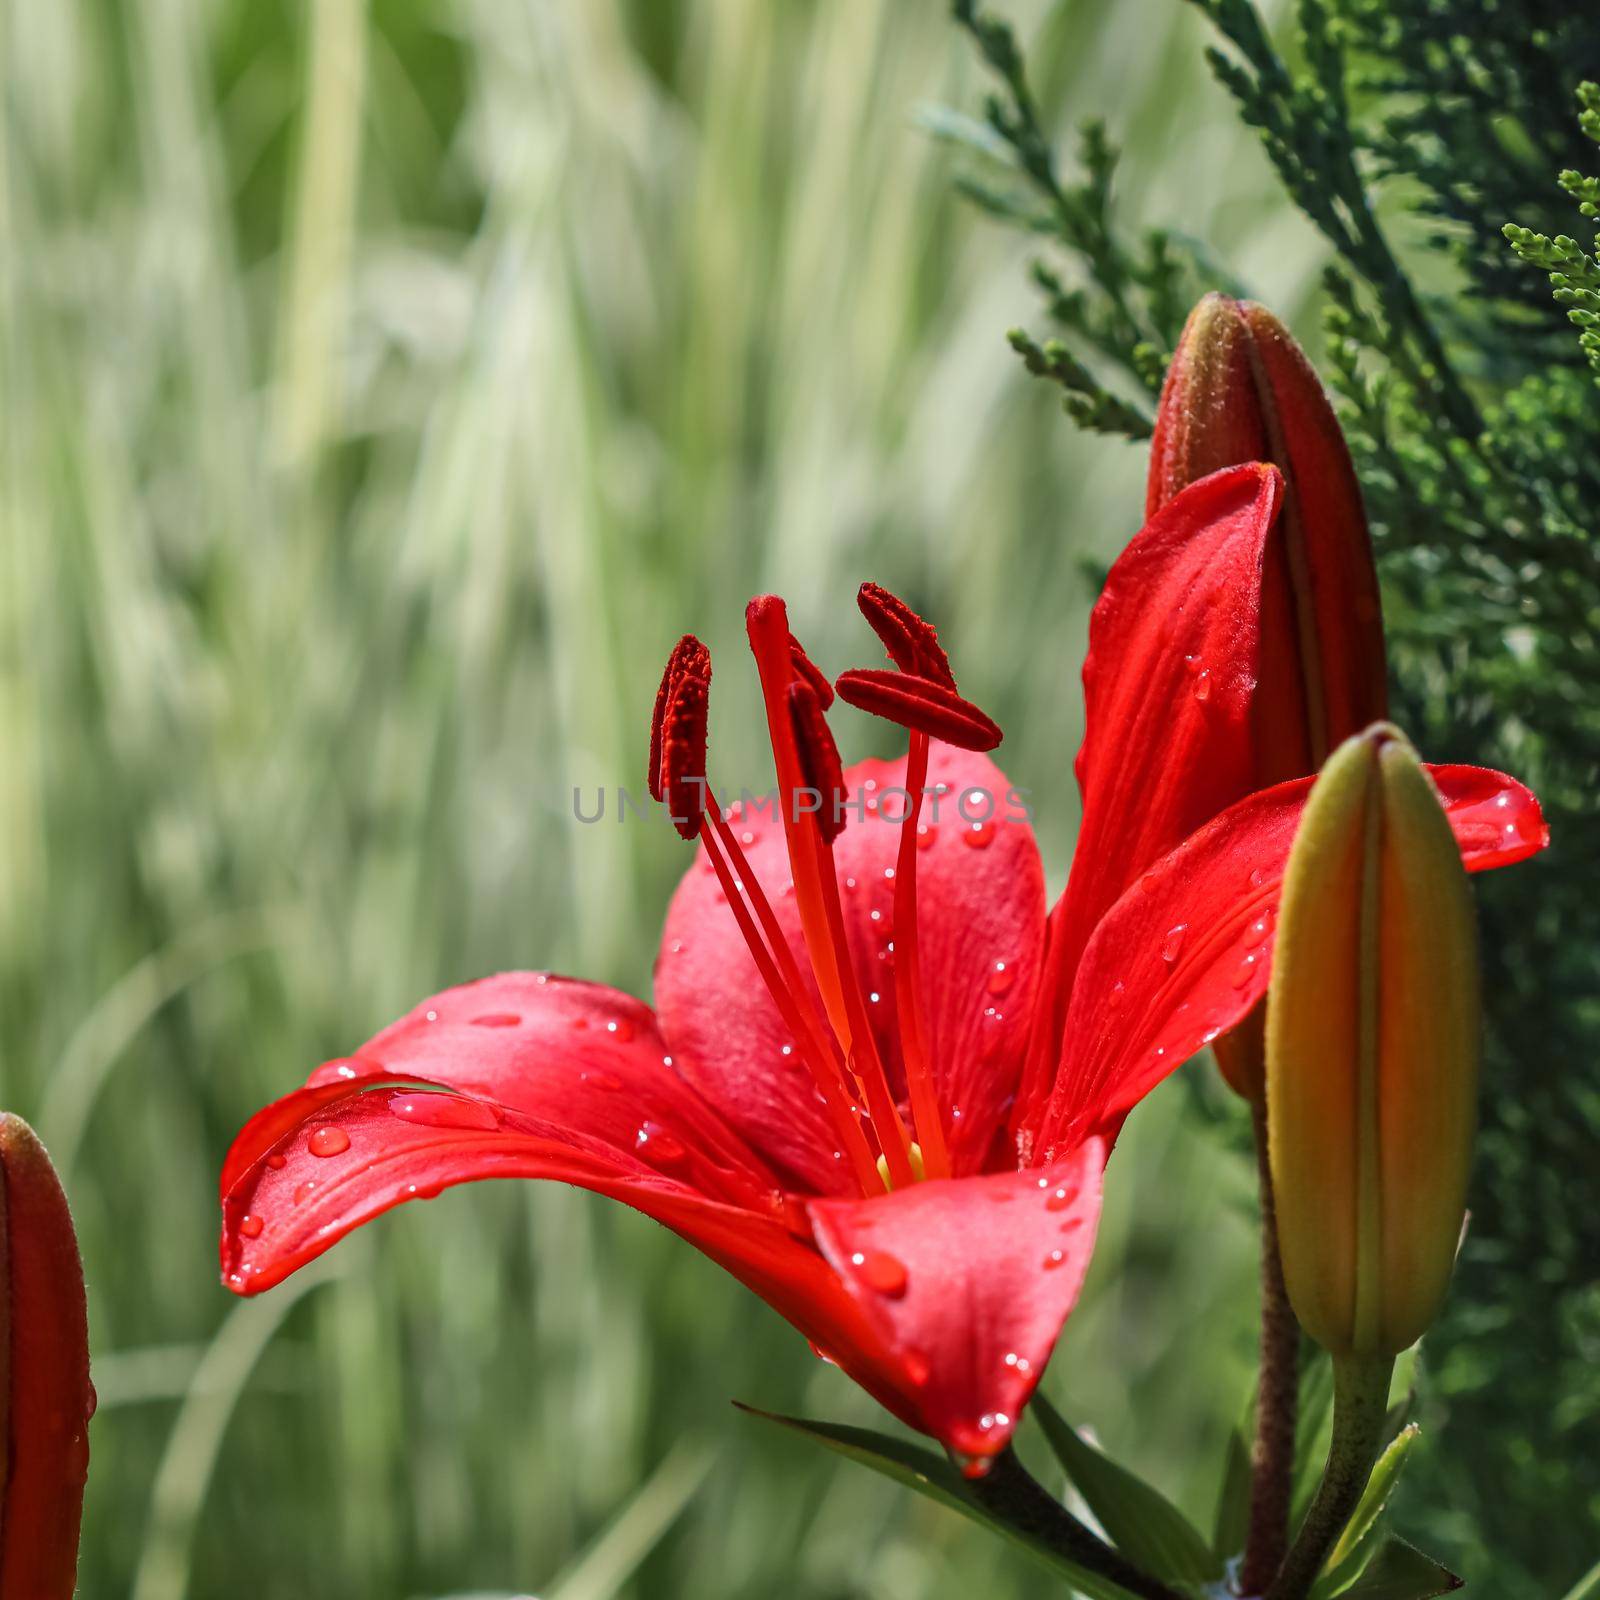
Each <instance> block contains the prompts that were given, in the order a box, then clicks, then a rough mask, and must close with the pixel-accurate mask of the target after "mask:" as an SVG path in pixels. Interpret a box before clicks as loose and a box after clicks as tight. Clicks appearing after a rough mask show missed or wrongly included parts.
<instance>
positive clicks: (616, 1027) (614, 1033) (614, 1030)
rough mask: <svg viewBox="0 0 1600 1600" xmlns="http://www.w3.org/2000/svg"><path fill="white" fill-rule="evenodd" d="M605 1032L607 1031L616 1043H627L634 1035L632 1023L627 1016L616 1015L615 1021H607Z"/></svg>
mask: <svg viewBox="0 0 1600 1600" xmlns="http://www.w3.org/2000/svg"><path fill="white" fill-rule="evenodd" d="M606 1032H607V1033H609V1034H610V1035H611V1037H612V1038H613V1039H615V1040H616V1041H617V1043H618V1044H627V1043H628V1041H629V1040H630V1039H632V1038H633V1035H634V1027H633V1023H632V1021H631V1020H630V1019H629V1018H627V1017H618V1018H617V1019H616V1021H615V1022H608V1023H607V1024H606Z"/></svg>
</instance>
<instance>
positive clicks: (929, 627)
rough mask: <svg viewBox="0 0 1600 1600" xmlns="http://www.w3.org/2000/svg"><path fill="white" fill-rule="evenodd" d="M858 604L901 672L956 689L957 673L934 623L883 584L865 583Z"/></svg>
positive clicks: (857, 594)
mask: <svg viewBox="0 0 1600 1600" xmlns="http://www.w3.org/2000/svg"><path fill="white" fill-rule="evenodd" d="M856 604H857V605H858V606H860V608H861V614H862V616H864V617H865V618H866V619H867V621H868V623H870V624H871V627H872V631H873V632H874V633H875V634H877V636H878V637H879V638H880V639H881V640H883V647H884V649H885V650H887V651H888V652H889V659H890V660H891V661H892V662H894V664H895V665H896V666H897V667H899V669H900V670H901V671H902V672H915V673H918V674H919V675H920V676H922V677H924V678H932V679H933V680H934V682H935V683H940V684H943V685H944V687H945V688H947V689H950V690H954V689H955V686H956V680H955V674H954V673H952V672H951V670H950V658H949V657H948V656H947V655H946V654H945V653H944V651H943V649H942V648H941V647H940V644H939V634H938V632H937V630H936V629H935V628H934V626H933V624H932V623H931V622H928V621H927V620H925V619H924V618H922V617H919V616H918V615H917V614H916V612H915V611H913V610H912V609H911V607H910V606H908V605H907V604H906V603H905V601H904V600H902V599H901V598H900V596H899V595H897V594H891V593H890V592H889V590H887V589H885V588H884V587H883V585H882V584H881V583H864V584H862V585H861V587H860V588H859V589H857V590H856Z"/></svg>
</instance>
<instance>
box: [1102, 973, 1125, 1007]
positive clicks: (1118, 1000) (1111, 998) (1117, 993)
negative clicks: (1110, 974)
mask: <svg viewBox="0 0 1600 1600" xmlns="http://www.w3.org/2000/svg"><path fill="white" fill-rule="evenodd" d="M1127 998H1128V990H1127V986H1126V985H1125V984H1124V983H1123V981H1122V979H1121V978H1118V979H1117V981H1116V982H1115V983H1114V984H1112V985H1111V987H1110V989H1108V990H1107V991H1106V1004H1107V1005H1108V1006H1111V1007H1113V1008H1115V1007H1117V1006H1120V1005H1121V1004H1122V1002H1123V1001H1124V1000H1126V999H1127Z"/></svg>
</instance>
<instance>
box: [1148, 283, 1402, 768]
mask: <svg viewBox="0 0 1600 1600" xmlns="http://www.w3.org/2000/svg"><path fill="white" fill-rule="evenodd" d="M1248 461H1268V462H1271V463H1272V465H1274V466H1275V467H1277V468H1278V470H1279V471H1280V472H1281V473H1282V474H1283V478H1284V503H1283V510H1282V512H1281V513H1280V515H1279V517H1278V522H1277V524H1276V527H1275V528H1274V530H1273V536H1272V539H1271V541H1270V543H1269V545H1268V548H1267V558H1266V569H1265V571H1264V573H1263V589H1262V619H1261V623H1262V660H1261V670H1260V680H1259V686H1258V689H1257V692H1256V700H1255V711H1254V714H1255V720H1256V745H1257V752H1258V756H1257V770H1256V780H1257V782H1258V784H1260V785H1262V786H1265V785H1268V784H1272V783H1278V782H1281V781H1282V780H1283V779H1286V778H1299V777H1304V776H1305V775H1306V774H1307V773H1309V772H1314V771H1316V770H1317V768H1318V767H1320V766H1321V765H1322V763H1323V762H1324V761H1325V760H1327V758H1328V754H1329V752H1330V751H1331V750H1333V748H1334V747H1335V746H1336V745H1338V744H1339V743H1340V741H1341V740H1344V739H1347V738H1349V737H1350V735H1351V734H1353V733H1357V732H1359V731H1360V730H1361V729H1362V728H1365V727H1366V726H1367V725H1368V724H1369V723H1372V722H1376V721H1378V720H1380V719H1381V718H1382V717H1384V716H1386V715H1387V705H1388V697H1387V688H1386V682H1385V667H1384V651H1383V618H1382V612H1381V609H1380V605H1379V599H1378V580H1377V574H1376V572H1375V570H1374V568H1373V563H1372V541H1371V538H1370V536H1369V535H1368V532H1367V519H1366V515H1365V513H1364V512H1363V510H1362V506H1361V489H1360V486H1359V484H1358V483H1357V482H1356V475H1355V468H1354V467H1353V466H1352V464H1351V460H1350V451H1349V449H1348V447H1347V446H1346V444H1345V442H1344V435H1343V434H1342V433H1341V432H1340V429H1339V422H1338V419H1337V418H1336V417H1335V416H1334V414H1333V407H1332V406H1331V405H1330V404H1329V403H1328V397H1327V394H1326V393H1325V392H1324V390H1323V387H1322V384H1321V382H1320V381H1319V379H1318V378H1317V374H1316V372H1315V370H1314V369H1313V368H1312V366H1311V363H1310V362H1309V361H1308V360H1307V359H1306V356H1305V352H1304V351H1303V350H1301V348H1300V346H1299V345H1298V344H1296V343H1295V341H1294V339H1293V338H1292V337H1291V335H1290V333H1289V331H1288V329H1287V328H1285V327H1284V325H1283V324H1282V323H1281V322H1280V321H1279V320H1278V319H1277V318H1276V317H1275V316H1273V314H1272V313H1271V312H1270V311H1268V310H1267V309H1266V308H1265V307H1264V306H1259V305H1256V304H1254V303H1253V302H1251V301H1249V300H1233V299H1230V298H1229V297H1228V296H1226V295H1222V294H1208V295H1206V296H1205V297H1204V299H1202V300H1201V301H1200V302H1199V304H1198V305H1196V306H1195V308H1194V310H1193V311H1192V312H1191V313H1190V314H1189V321H1188V323H1187V324H1186V325H1185V327H1184V330H1183V336H1182V338H1180V339H1179V341H1178V348H1177V351H1176V352H1175V354H1174V355H1173V358H1172V365H1171V367H1170V368H1169V369H1168V372H1167V381H1166V385H1165V387H1164V388H1163V389H1162V392H1161V406H1160V410H1159V412H1158V414H1157V417H1156V429H1155V437H1154V439H1153V440H1152V442H1151V449H1150V477H1149V483H1148V487H1147V491H1146V508H1145V509H1146V515H1147V516H1153V515H1154V514H1155V512H1156V511H1158V510H1159V509H1160V508H1161V507H1162V506H1164V505H1165V504H1166V503H1167V502H1168V501H1169V500H1171V499H1172V498H1173V497H1174V496H1175V495H1177V494H1178V493H1180V492H1181V491H1182V490H1183V489H1185V488H1187V487H1188V486H1189V485H1190V484H1191V483H1195V482H1197V481H1198V480H1199V479H1201V478H1204V477H1207V476H1209V475H1210V474H1211V473H1213V472H1217V471H1219V470H1221V469H1222V468H1224V467H1234V466H1239V465H1240V464H1242V463H1244V462H1248Z"/></svg>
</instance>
